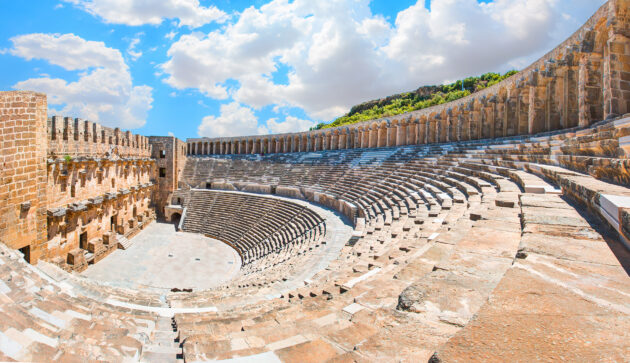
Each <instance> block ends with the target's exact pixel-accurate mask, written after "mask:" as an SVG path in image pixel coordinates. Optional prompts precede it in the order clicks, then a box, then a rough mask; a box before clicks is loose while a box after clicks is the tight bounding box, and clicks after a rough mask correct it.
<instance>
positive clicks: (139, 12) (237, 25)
mask: <svg viewBox="0 0 630 363" xmlns="http://www.w3.org/2000/svg"><path fill="white" fill-rule="evenodd" d="M146 3H147V1H140V0H32V1H10V0H0V10H1V11H0V68H1V69H2V70H3V71H2V72H1V73H0V89H2V90H10V89H29V90H37V91H40V92H45V93H47V94H48V97H49V109H50V114H51V115H52V114H57V115H63V116H72V117H82V118H86V119H90V120H92V121H96V122H100V123H102V124H104V125H108V126H113V127H122V128H125V129H132V130H134V132H138V133H141V134H144V135H166V134H168V133H173V134H174V135H175V136H177V137H179V138H181V139H186V138H189V137H198V136H209V137H215V136H234V135H245V134H264V133H278V132H292V131H303V130H305V129H308V127H310V126H312V125H314V124H316V123H318V122H321V121H324V122H328V121H331V120H333V119H334V118H335V117H338V116H341V115H343V114H344V113H345V112H347V111H348V109H349V108H350V107H351V106H352V105H354V104H356V103H359V102H362V101H367V100H370V99H373V98H378V97H384V96H387V95H390V94H392V93H395V92H402V91H409V90H412V89H415V88H417V87H419V86H421V85H425V84H438V83H442V82H448V81H454V80H456V79H458V78H462V77H465V76H470V75H478V74H481V73H484V72H489V71H501V72H504V71H507V70H509V69H514V68H516V69H520V68H523V67H525V66H527V65H528V64H529V63H530V62H532V61H534V60H536V59H537V58H538V57H540V56H541V55H542V54H544V53H545V52H546V51H548V50H550V49H552V48H553V47H555V46H556V45H557V44H559V43H560V42H561V41H562V40H564V39H565V38H566V37H568V36H569V35H570V34H571V33H572V32H574V31H575V30H577V28H578V27H579V26H581V25H582V24H583V23H584V21H586V19H587V18H588V17H589V16H590V15H592V14H593V13H594V12H595V11H596V9H597V8H598V7H599V6H601V5H602V4H603V3H604V1H603V0H595V1H594V0H495V1H483V2H482V1H479V2H478V1H477V0H433V1H432V3H429V1H428V0H427V1H425V0H420V1H418V2H416V1H411V0H398V1H395V0H373V1H368V0H335V1H326V2H323V1H322V2H315V1H312V0H294V1H289V0H275V1H263V0H256V1H242V0H220V1H204V0H201V1H200V0H184V1H182V0H179V1H175V0H159V1H158V0H156V1H155V3H154V4H153V5H151V6H148V7H147V6H146Z"/></svg>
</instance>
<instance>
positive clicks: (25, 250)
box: [20, 246, 31, 263]
mask: <svg viewBox="0 0 630 363" xmlns="http://www.w3.org/2000/svg"><path fill="white" fill-rule="evenodd" d="M20 252H22V254H23V255H24V259H25V260H26V262H28V263H31V246H26V247H22V248H20Z"/></svg>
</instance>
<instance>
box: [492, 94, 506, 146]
mask: <svg viewBox="0 0 630 363" xmlns="http://www.w3.org/2000/svg"><path fill="white" fill-rule="evenodd" d="M494 111H495V114H494V136H495V137H505V136H507V135H506V125H507V119H506V117H505V95H502V94H499V95H497V97H496V103H495V107H494Z"/></svg>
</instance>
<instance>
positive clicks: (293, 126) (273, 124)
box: [266, 116, 315, 134]
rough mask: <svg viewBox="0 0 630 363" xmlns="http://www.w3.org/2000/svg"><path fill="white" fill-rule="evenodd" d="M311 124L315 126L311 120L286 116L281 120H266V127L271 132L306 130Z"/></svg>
mask: <svg viewBox="0 0 630 363" xmlns="http://www.w3.org/2000/svg"><path fill="white" fill-rule="evenodd" d="M313 126H315V122H313V121H309V120H303V119H300V118H297V117H293V116H287V117H286V118H285V120H284V121H282V122H278V120H277V119H275V118H272V119H269V120H267V126H266V128H267V129H268V130H269V131H270V132H271V133H273V134H285V133H290V132H301V131H306V130H308V129H309V128H311V127H313Z"/></svg>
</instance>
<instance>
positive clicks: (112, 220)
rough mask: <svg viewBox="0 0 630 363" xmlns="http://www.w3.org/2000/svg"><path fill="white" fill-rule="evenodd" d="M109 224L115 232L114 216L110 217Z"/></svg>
mask: <svg viewBox="0 0 630 363" xmlns="http://www.w3.org/2000/svg"><path fill="white" fill-rule="evenodd" d="M110 224H111V226H112V232H116V217H112V218H111V219H110Z"/></svg>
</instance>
